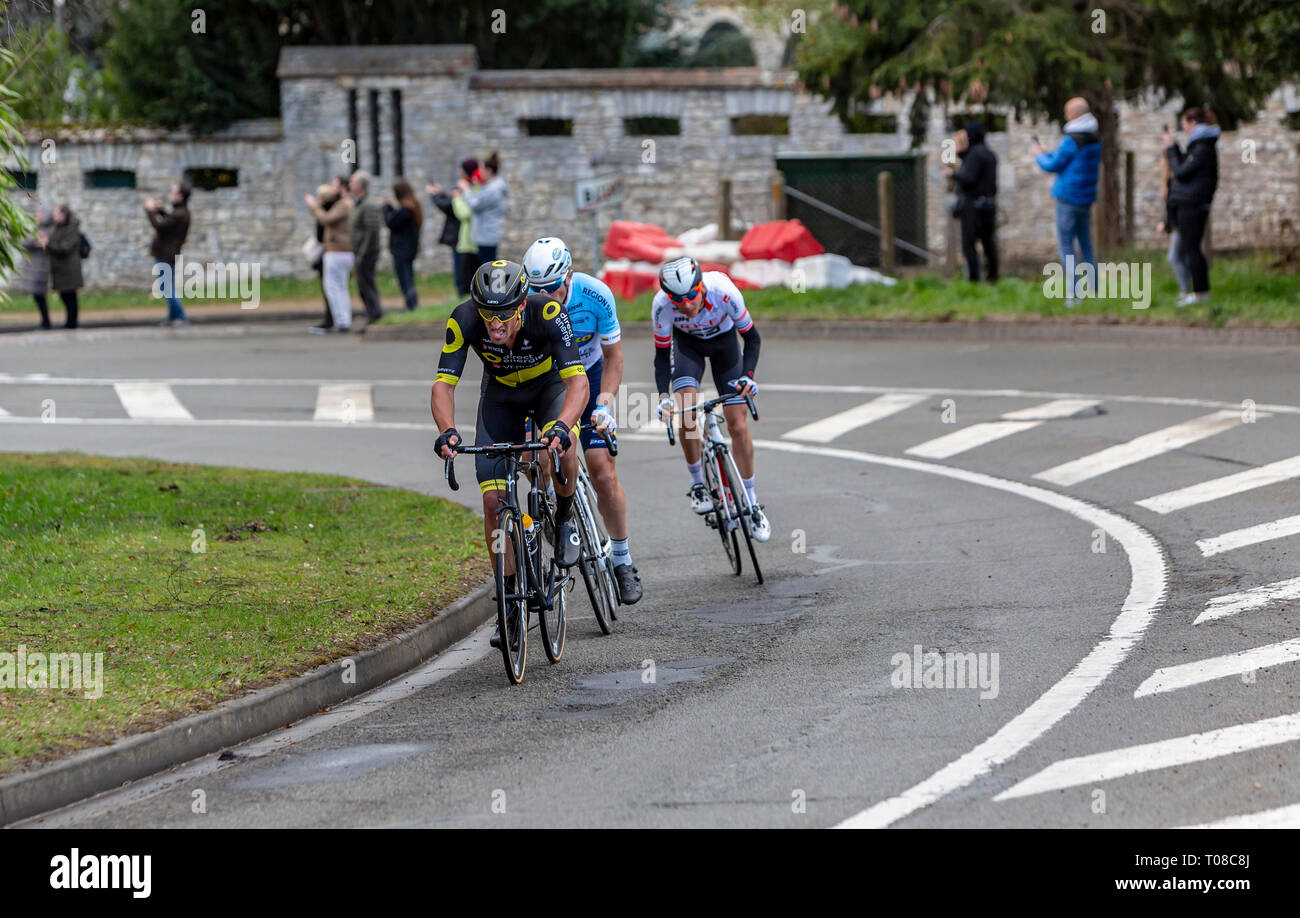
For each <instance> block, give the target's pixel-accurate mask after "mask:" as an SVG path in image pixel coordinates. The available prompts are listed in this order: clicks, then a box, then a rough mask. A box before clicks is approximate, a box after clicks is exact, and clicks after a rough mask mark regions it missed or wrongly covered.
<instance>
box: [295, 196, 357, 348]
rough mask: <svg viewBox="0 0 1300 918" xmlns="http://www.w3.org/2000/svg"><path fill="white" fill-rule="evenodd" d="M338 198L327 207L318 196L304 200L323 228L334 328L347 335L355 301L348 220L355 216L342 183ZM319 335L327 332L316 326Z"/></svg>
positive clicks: (329, 298)
mask: <svg viewBox="0 0 1300 918" xmlns="http://www.w3.org/2000/svg"><path fill="white" fill-rule="evenodd" d="M334 192H335V193H336V194H337V196H336V197H335V198H334V199H333V200H331V201H330V202H329V206H328V207H325V206H323V203H322V202H321V201H318V200H317V199H316V197H315V196H314V195H310V194H309V195H307V196H306V197H305V198H304V200H305V201H306V202H307V208H308V209H309V210H310V211H311V214H312V216H313V217H315V218H316V222H317V223H319V224H320V225H321V228H322V234H321V235H322V242H323V243H324V245H325V252H324V254H323V255H322V257H321V264H322V267H323V270H324V281H325V299H326V300H328V301H329V304H330V311H331V312H332V313H333V319H334V321H333V323H332V325H333V328H334V330H335V331H336V332H339V333H343V332H346V331H348V329H350V328H351V327H352V300H351V296H350V295H349V293H348V272H350V271H351V270H352V262H353V256H352V244H351V241H350V239H349V237H348V218H349V217H350V216H351V214H352V201H351V200H350V199H349V198H348V197H347V196H346V195H344V194H343V193H342V190H341V189H340V188H339V183H337V182H336V183H335V188H334ZM312 331H313V332H315V333H316V334H324V333H325V331H326V329H324V328H322V327H321V326H319V325H318V326H316V327H315V328H313V329H312Z"/></svg>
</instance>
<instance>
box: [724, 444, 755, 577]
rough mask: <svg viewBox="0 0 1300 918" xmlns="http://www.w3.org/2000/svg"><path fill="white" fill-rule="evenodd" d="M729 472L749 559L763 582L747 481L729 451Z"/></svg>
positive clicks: (726, 463) (726, 466)
mask: <svg viewBox="0 0 1300 918" xmlns="http://www.w3.org/2000/svg"><path fill="white" fill-rule="evenodd" d="M723 466H724V468H725V469H726V472H727V478H728V482H729V484H730V490H731V493H732V496H733V497H735V502H736V509H737V511H738V513H739V515H740V531H741V532H743V533H744V534H745V545H746V546H747V547H748V548H749V560H750V563H752V564H753V565H754V576H755V577H757V578H758V582H759V583H762V582H763V569H762V568H761V567H759V566H758V554H757V553H756V552H755V551H754V535H753V532H751V527H752V526H753V523H754V520H753V517H751V516H750V503H749V492H748V491H746V490H745V482H744V480H743V479H741V477H740V469H738V468H736V457H735V456H733V455H731V451H730V450H728V451H727V461H726V462H725V463H724V464H723Z"/></svg>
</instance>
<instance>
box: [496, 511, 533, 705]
mask: <svg viewBox="0 0 1300 918" xmlns="http://www.w3.org/2000/svg"><path fill="white" fill-rule="evenodd" d="M499 520H500V532H501V537H500V539H501V542H502V545H501V548H502V551H500V552H498V553H497V555H496V585H497V627H498V628H500V629H501V630H500V634H501V658H502V659H503V660H504V661H505V665H506V678H508V679H509V680H510V684H511V685H518V684H519V683H520V682H523V681H524V670H525V669H526V668H527V666H528V602H527V600H525V599H524V598H523V596H524V595H526V594H527V593H528V581H529V576H528V548H527V546H526V545H525V543H524V528H523V523H522V521H521V520H520V519H519V514H518V512H517V511H515V510H514V509H513V508H511V507H507V508H505V509H504V510H502V511H501V516H500V518H499ZM506 552H509V553H510V554H509V556H507V554H506ZM507 557H512V558H514V562H515V591H514V593H513V594H510V595H512V596H515V597H518V598H515V599H511V598H509V596H508V595H507V593H506V559H507Z"/></svg>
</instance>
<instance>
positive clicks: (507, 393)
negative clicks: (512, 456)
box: [429, 261, 588, 591]
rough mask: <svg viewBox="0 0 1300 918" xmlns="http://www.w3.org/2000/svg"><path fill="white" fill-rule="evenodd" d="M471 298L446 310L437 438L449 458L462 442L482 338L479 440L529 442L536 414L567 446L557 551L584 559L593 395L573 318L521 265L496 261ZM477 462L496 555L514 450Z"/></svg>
mask: <svg viewBox="0 0 1300 918" xmlns="http://www.w3.org/2000/svg"><path fill="white" fill-rule="evenodd" d="M469 293H470V299H469V300H467V301H465V302H464V303H461V304H460V305H459V306H457V307H456V309H455V310H454V311H453V312H452V314H451V318H449V319H448V320H447V338H446V343H445V344H443V347H442V358H441V360H440V361H439V362H438V376H437V379H436V380H435V381H434V383H433V391H432V393H431V394H430V396H429V404H430V408H431V409H432V411H433V420H434V423H436V424H437V425H438V429H439V430H441V431H442V434H441V435H440V436H439V437H438V439H437V441H436V442H435V444H434V449H435V450H436V452H437V453H438V456H439V457H441V458H443V459H446V458H448V457H449V456H451V454H452V453H453V452H454V451H455V447H456V446H457V444H459V443H460V442H461V436H460V433H459V431H457V430H456V427H455V413H456V402H455V392H456V384H457V383H459V382H460V376H461V373H462V372H463V371H464V369H465V359H466V357H467V355H468V353H469V349H470V348H473V349H474V352H475V353H477V354H478V356H479V357H480V359H482V361H483V370H484V372H483V387H482V390H481V393H480V395H479V405H478V421H477V425H476V426H477V435H476V437H475V440H474V445H475V446H486V445H488V444H491V443H523V442H525V440H524V437H525V433H524V422H525V419H526V418H527V416H528V415H529V414H530V413H531V414H532V415H533V419H534V424H535V428H534V429H537V430H540V431H541V435H540V437H539V438H538V439H540V440H542V441H543V442H545V443H547V444H548V446H547V448H548V449H549V450H550V451H551V452H552V453H558V454H559V455H560V463H561V468H562V469H563V471H564V477H565V481H566V483H565V484H564V485H560V483H559V482H554V484H555V493H556V510H555V523H556V527H555V529H556V538H555V542H556V544H555V557H556V559H557V560H558V561H559V563H560V564H561V565H562V566H564V567H571V566H572V565H574V564H576V563H577V561H578V556H579V549H580V547H581V539H580V538H579V536H578V530H577V528H576V527H575V526H574V525H573V523H572V522H571V521H570V514H571V511H572V509H573V492H574V488H575V487H576V486H577V483H578V454H577V451H576V450H574V448H573V447H574V445H575V444H576V443H577V439H578V436H577V425H578V423H579V422H580V419H581V417H582V412H583V409H584V408H585V407H586V405H587V400H588V386H587V375H586V371H585V370H584V369H583V365H582V358H581V357H579V356H578V346H577V343H576V342H575V341H574V336H573V326H572V325H571V324H570V323H569V315H568V313H566V312H565V311H564V308H563V307H562V306H561V305H560V304H559V303H557V302H555V300H553V299H551V297H549V296H547V295H546V294H538V293H534V294H529V292H528V278H527V275H525V273H524V269H523V266H522V265H518V264H515V263H514V262H511V261H493V262H489V263H487V264H485V265H483V266H481V267H480V268H479V269H478V271H476V272H475V274H474V278H473V280H471V281H470V289H469ZM474 471H475V474H476V475H477V477H478V482H479V487H480V488H481V489H482V491H483V530H484V534H485V536H486V538H487V543H486V544H487V546H488V554H489V556H492V545H493V542H494V539H493V537H492V536H493V532H494V530H495V529H496V528H497V512H498V510H499V509H500V507H501V500H502V499H503V498H504V497H505V485H506V482H505V460H504V459H490V458H488V457H486V456H482V455H479V456H476V457H475V462H474ZM506 563H507V573H508V574H509V577H508V578H507V581H506V590H507V591H513V590H514V589H515V585H514V572H513V570H511V568H512V567H513V559H512V558H510V556H509V554H508V553H507V556H506Z"/></svg>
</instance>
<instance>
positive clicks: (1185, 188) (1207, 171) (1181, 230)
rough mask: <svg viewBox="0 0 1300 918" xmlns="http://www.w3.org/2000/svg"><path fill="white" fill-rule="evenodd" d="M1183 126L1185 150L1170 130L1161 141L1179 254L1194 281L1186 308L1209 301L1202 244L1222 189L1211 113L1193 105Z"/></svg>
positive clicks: (1183, 300) (1216, 131) (1185, 299)
mask: <svg viewBox="0 0 1300 918" xmlns="http://www.w3.org/2000/svg"><path fill="white" fill-rule="evenodd" d="M1182 127H1183V131H1184V132H1185V133H1186V134H1187V149H1186V150H1183V148H1182V147H1180V146H1179V145H1178V141H1176V140H1175V139H1174V136H1173V135H1172V134H1171V133H1169V129H1168V128H1166V129H1165V131H1164V135H1163V136H1162V138H1161V139H1162V141H1163V144H1164V148H1165V159H1166V161H1167V162H1168V163H1169V171H1170V173H1171V174H1172V177H1171V179H1170V182H1169V208H1170V210H1172V212H1173V218H1174V225H1175V226H1176V227H1177V228H1178V253H1179V257H1180V259H1181V260H1182V262H1183V264H1184V265H1185V266H1186V268H1187V273H1188V274H1189V275H1191V281H1192V292H1191V294H1190V297H1189V296H1186V295H1185V296H1183V297H1182V298H1180V300H1179V304H1180V305H1187V304H1188V303H1199V302H1204V301H1205V300H1208V299H1209V298H1210V266H1209V262H1207V261H1206V259H1205V253H1204V252H1203V251H1201V242H1202V240H1203V239H1204V238H1205V224H1206V223H1207V222H1209V219H1210V205H1211V203H1212V202H1213V200H1214V192H1215V190H1217V189H1218V187H1219V153H1218V150H1217V149H1216V145H1217V144H1218V142H1219V126H1218V125H1217V124H1215V123H1214V118H1213V115H1212V114H1211V113H1210V112H1209V111H1208V110H1206V109H1203V108H1201V107H1199V106H1195V105H1193V106H1191V107H1189V108H1188V109H1187V110H1186V111H1184V112H1183V115H1182Z"/></svg>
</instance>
